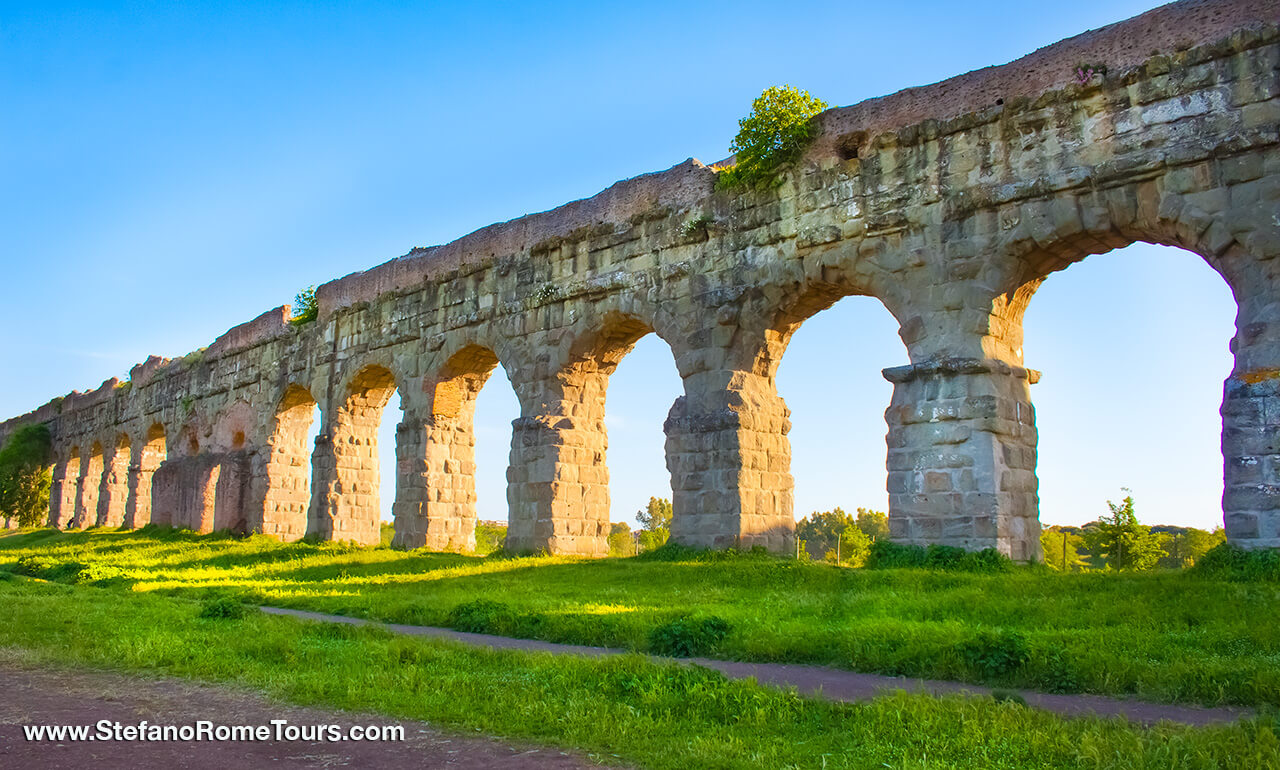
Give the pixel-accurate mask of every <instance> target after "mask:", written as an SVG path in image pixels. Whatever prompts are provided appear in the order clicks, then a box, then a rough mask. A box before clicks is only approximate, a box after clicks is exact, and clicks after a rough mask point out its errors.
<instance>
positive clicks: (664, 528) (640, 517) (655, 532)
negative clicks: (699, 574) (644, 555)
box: [636, 497, 672, 551]
mask: <svg viewBox="0 0 1280 770" xmlns="http://www.w3.org/2000/svg"><path fill="white" fill-rule="evenodd" d="M671 514H672V509H671V501H670V500H668V499H667V498H665V497H650V498H649V504H648V505H647V506H645V509H644V510H643V511H637V512H636V521H638V522H640V526H641V527H642V529H641V530H640V546H641V547H642V548H643V549H644V550H646V551H652V550H653V549H654V548H657V547H659V546H661V545H662V544H663V543H666V542H667V538H668V537H670V536H671Z"/></svg>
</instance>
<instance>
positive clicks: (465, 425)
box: [392, 398, 476, 552]
mask: <svg viewBox="0 0 1280 770" xmlns="http://www.w3.org/2000/svg"><path fill="white" fill-rule="evenodd" d="M474 412H475V401H474V398H473V399H471V400H470V401H469V402H468V404H467V405H466V406H464V408H463V409H462V410H461V412H460V413H459V414H458V415H457V416H445V415H433V416H432V417H430V418H427V419H425V420H424V419H422V418H420V417H415V416H411V415H406V416H405V420H404V422H402V423H400V425H399V426H398V427H397V428H396V461H397V462H396V501H395V503H394V505H393V506H392V510H393V511H394V514H395V522H396V533H395V540H394V545H395V546H396V547H398V548H429V549H431V550H433V551H462V552H466V551H474V550H475V547H476V462H475V443H476V442H475V431H474V424H473V415H474Z"/></svg>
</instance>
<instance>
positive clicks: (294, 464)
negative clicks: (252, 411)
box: [260, 383, 317, 540]
mask: <svg viewBox="0 0 1280 770" xmlns="http://www.w3.org/2000/svg"><path fill="white" fill-rule="evenodd" d="M316 407H317V403H316V400H315V398H314V397H313V396H312V395H311V391H310V390H309V389H308V388H306V387H305V386H303V385H299V384H297V383H290V384H289V385H287V386H286V387H285V390H284V393H283V394H282V395H281V396H280V398H279V400H278V401H277V404H276V408H275V414H274V415H273V416H272V418H271V420H270V423H269V426H268V429H267V453H266V458H265V468H264V469H263V472H262V478H263V482H264V484H265V489H264V490H263V493H262V499H263V508H262V514H261V525H260V529H261V531H262V533H263V534H267V535H271V536H272V537H276V538H279V539H281V540H297V539H299V538H301V537H302V536H303V535H305V534H306V531H307V511H308V510H309V508H310V507H311V485H312V472H311V455H312V451H313V450H314V446H309V445H308V444H309V442H308V440H307V439H308V437H309V435H310V430H311V428H312V422H313V420H314V414H315V410H316Z"/></svg>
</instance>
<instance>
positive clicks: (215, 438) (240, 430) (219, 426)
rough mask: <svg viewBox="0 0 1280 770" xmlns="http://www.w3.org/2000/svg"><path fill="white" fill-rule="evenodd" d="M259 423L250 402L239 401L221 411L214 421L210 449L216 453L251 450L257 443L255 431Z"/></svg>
mask: <svg viewBox="0 0 1280 770" xmlns="http://www.w3.org/2000/svg"><path fill="white" fill-rule="evenodd" d="M256 422H257V418H256V415H255V413H254V410H253V407H252V406H251V405H250V404H249V402H248V401H244V400H238V401H235V402H234V403H232V404H229V405H228V406H226V407H224V408H223V409H222V410H220V411H219V413H218V416H217V418H216V419H215V420H214V421H213V432H212V436H210V440H209V447H210V449H211V451H214V452H239V451H242V450H246V449H249V448H250V447H251V445H252V444H256V443H257V442H256V441H252V440H251V439H254V438H256V437H255V433H256V431H255V430H254V427H255V423H256Z"/></svg>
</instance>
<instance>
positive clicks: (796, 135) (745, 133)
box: [716, 85, 827, 190]
mask: <svg viewBox="0 0 1280 770" xmlns="http://www.w3.org/2000/svg"><path fill="white" fill-rule="evenodd" d="M826 108H827V103H826V102H824V101H822V100H821V99H815V98H813V97H812V96H810V95H809V92H808V91H801V90H800V89H798V88H794V87H792V86H789V85H788V86H771V87H769V88H766V89H765V90H764V93H762V94H760V96H759V97H757V98H756V100H755V101H754V102H752V103H751V114H750V115H748V116H747V117H745V118H743V119H742V120H740V121H738V135H737V136H736V137H734V140H733V144H732V145H730V146H729V149H730V151H732V152H734V153H735V154H736V155H737V158H736V160H735V164H734V165H733V166H732V167H731V168H727V169H725V170H723V171H721V172H720V176H719V177H718V178H717V179H716V188H717V189H720V190H725V189H731V188H734V187H765V186H767V185H769V184H770V183H772V182H773V180H774V175H775V173H776V172H777V170H778V167H779V166H781V165H783V164H784V163H790V162H792V161H795V160H796V159H798V158H799V157H800V156H801V155H802V154H803V153H804V150H805V148H806V147H807V146H808V145H809V141H810V140H811V139H812V138H813V133H814V124H813V122H812V118H813V116H815V115H817V114H818V113H820V112H822V111H823V110H825V109H826Z"/></svg>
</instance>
